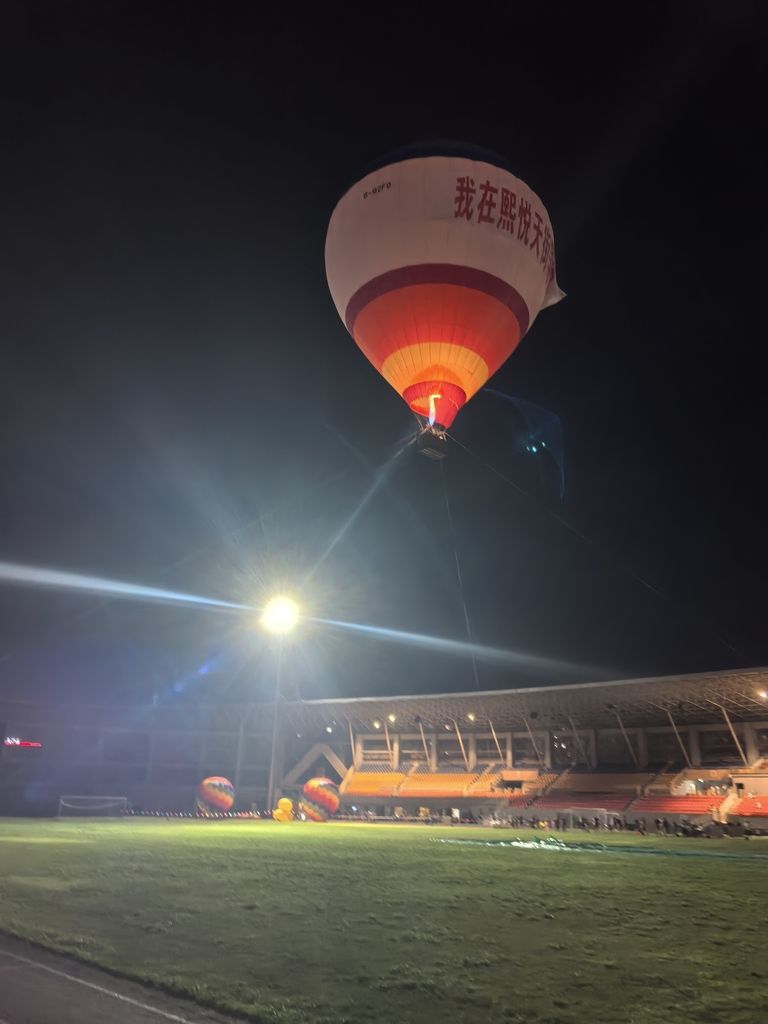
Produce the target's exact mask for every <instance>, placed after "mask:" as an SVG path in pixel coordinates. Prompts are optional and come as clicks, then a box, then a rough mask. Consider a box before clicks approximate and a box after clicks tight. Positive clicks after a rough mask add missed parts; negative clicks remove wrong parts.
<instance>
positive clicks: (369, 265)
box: [325, 144, 563, 436]
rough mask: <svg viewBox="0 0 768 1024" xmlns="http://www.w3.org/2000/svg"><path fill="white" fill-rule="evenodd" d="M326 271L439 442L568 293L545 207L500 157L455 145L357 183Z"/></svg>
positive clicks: (393, 161) (343, 208)
mask: <svg viewBox="0 0 768 1024" xmlns="http://www.w3.org/2000/svg"><path fill="white" fill-rule="evenodd" d="M325 267H326V275H327V278H328V286H329V288H330V292H331V296H332V297H333V301H334V303H335V305H336V308H337V310H338V311H339V315H340V316H341V318H342V320H343V321H344V323H345V324H346V327H347V330H348V331H349V333H350V334H351V335H352V337H353V338H354V340H355V342H356V343H357V345H358V346H359V347H360V349H361V350H362V352H363V353H364V354H365V356H366V357H367V358H368V359H369V360H370V362H371V363H372V364H373V366H374V367H375V368H376V369H377V370H378V371H379V373H380V374H381V375H382V376H383V377H384V378H385V380H387V381H388V382H389V383H390V384H391V385H392V387H393V388H394V389H395V391H397V392H398V394H399V395H401V396H402V398H403V399H404V400H405V402H406V403H407V404H408V406H409V407H410V408H411V409H412V410H413V412H414V413H416V415H417V416H419V417H420V418H422V420H423V421H424V426H425V428H426V429H427V430H428V431H430V432H432V433H433V434H437V435H438V436H439V435H442V434H444V431H445V430H446V429H447V428H448V427H450V426H451V424H452V423H453V420H454V418H455V416H456V414H457V413H458V412H459V410H460V409H461V408H462V407H463V406H464V405H465V404H466V403H467V402H468V401H469V400H470V399H471V398H472V396H473V395H474V394H476V393H477V391H478V390H479V389H480V388H482V387H483V385H484V384H485V383H486V381H487V380H488V378H489V377H490V376H491V375H492V374H494V373H495V372H496V370H498V368H499V367H500V366H501V364H502V363H503V362H504V361H505V360H506V359H508V358H509V356H510V355H511V354H512V353H513V352H514V350H515V349H516V348H517V346H518V344H519V343H520V340H521V339H522V338H523V336H524V335H525V333H526V331H527V330H528V328H529V327H530V326H531V324H532V323H533V321H534V320H535V318H536V316H537V315H538V313H539V311H540V310H541V309H544V308H545V307H546V306H551V305H553V304H554V303H555V302H558V301H559V299H561V298H562V296H563V293H562V292H561V291H560V289H559V288H558V286H557V281H556V278H555V246H554V237H553V232H552V225H551V223H550V220H549V216H548V214H547V211H546V209H545V208H544V204H543V203H542V201H541V199H539V197H538V196H537V195H536V193H535V192H532V191H531V189H530V188H529V187H528V186H527V185H526V184H525V182H523V181H521V180H520V179H519V178H516V177H515V176H514V175H513V174H512V173H511V172H510V171H509V170H508V169H507V167H506V166H505V164H504V161H503V160H502V159H501V158H500V157H497V156H496V155H495V154H489V153H486V152H485V151H481V152H478V151H476V150H471V149H469V148H467V147H456V146H454V145H442V144H441V145H437V146H435V147H430V148H429V149H426V148H424V147H421V148H418V149H411V150H408V151H404V152H402V153H400V154H398V155H397V157H396V158H390V159H388V160H385V161H383V162H382V163H380V165H379V166H378V167H377V168H376V169H375V170H372V171H371V172H370V173H368V174H366V175H365V177H363V178H362V179H361V180H360V181H358V182H357V183H356V184H355V185H353V186H352V188H350V189H349V190H348V191H347V192H346V193H345V194H344V195H343V196H342V198H341V199H340V200H339V202H338V204H337V205H336V208H335V209H334V211H333V214H332V216H331V220H330V223H329V225H328V234H327V237H326V242H325Z"/></svg>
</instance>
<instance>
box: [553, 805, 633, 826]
mask: <svg viewBox="0 0 768 1024" xmlns="http://www.w3.org/2000/svg"><path fill="white" fill-rule="evenodd" d="M560 813H561V814H563V815H564V816H565V818H566V819H567V820H568V828H569V829H570V828H588V829H592V828H595V827H597V828H607V827H608V823H609V821H611V822H612V821H613V819H614V818H617V817H619V815H618V814H616V813H615V812H610V811H606V809H605V808H604V807H569V808H568V810H567V811H561V812H560Z"/></svg>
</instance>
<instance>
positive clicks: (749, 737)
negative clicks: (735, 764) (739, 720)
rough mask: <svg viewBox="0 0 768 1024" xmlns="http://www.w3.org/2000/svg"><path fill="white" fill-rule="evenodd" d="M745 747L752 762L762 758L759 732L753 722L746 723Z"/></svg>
mask: <svg viewBox="0 0 768 1024" xmlns="http://www.w3.org/2000/svg"><path fill="white" fill-rule="evenodd" d="M744 749H745V750H746V752H747V760H748V761H749V763H750V764H755V762H756V761H757V760H758V759H759V758H760V748H759V747H758V745H757V733H756V732H755V727H754V725H752V723H751V722H745V723H744Z"/></svg>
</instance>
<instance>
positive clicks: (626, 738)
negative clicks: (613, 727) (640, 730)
mask: <svg viewBox="0 0 768 1024" xmlns="http://www.w3.org/2000/svg"><path fill="white" fill-rule="evenodd" d="M613 713H614V715H615V716H616V721H617V722H618V723H619V728H620V729H621V735H622V736H623V737H624V742H625V743H626V744H627V749H628V750H629V753H630V756H631V757H632V760H633V761H634V762H635V768H639V767H640V762H639V761H638V759H637V754H636V753H635V748H634V747H633V746H632V741H631V740H630V738H629V735H628V733H627V730H626V729H625V728H624V723H623V722H622V720H621V715H620V714H619V712H618V711H616V710H614V712H613Z"/></svg>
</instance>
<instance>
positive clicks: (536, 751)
mask: <svg viewBox="0 0 768 1024" xmlns="http://www.w3.org/2000/svg"><path fill="white" fill-rule="evenodd" d="M523 722H524V724H525V728H526V730H527V732H528V738H529V739H530V741H531V746H532V747H533V752H534V754H535V755H536V760H537V761H538V762H539V764H540V765H541V767H542V768H546V767H547V763H546V759H545V758H544V757H543V756H542V753H541V751H540V750H539V745H538V743H537V742H536V737H535V736H534V734H533V729H531V723H530V722H529V721H528V719H527V718H523ZM550 766H551V761H550Z"/></svg>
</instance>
